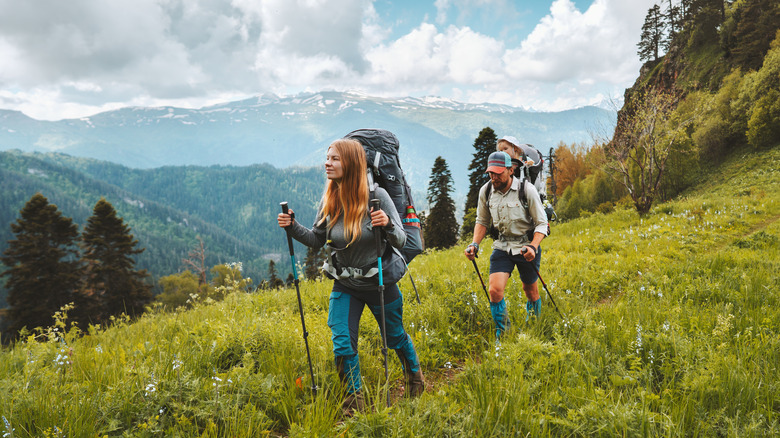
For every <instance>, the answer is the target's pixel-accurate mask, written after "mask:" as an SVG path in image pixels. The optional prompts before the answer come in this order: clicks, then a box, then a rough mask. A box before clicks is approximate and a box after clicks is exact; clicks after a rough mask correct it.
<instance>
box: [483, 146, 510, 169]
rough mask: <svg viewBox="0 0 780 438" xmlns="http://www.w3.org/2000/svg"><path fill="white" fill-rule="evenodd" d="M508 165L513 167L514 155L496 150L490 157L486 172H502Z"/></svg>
mask: <svg viewBox="0 0 780 438" xmlns="http://www.w3.org/2000/svg"><path fill="white" fill-rule="evenodd" d="M507 167H512V157H510V156H509V154H507V153H506V152H504V151H496V152H493V153H492V154H490V156H489V157H488V165H487V170H485V172H493V173H502V172H503V171H504V169H506V168H507Z"/></svg>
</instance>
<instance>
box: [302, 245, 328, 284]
mask: <svg viewBox="0 0 780 438" xmlns="http://www.w3.org/2000/svg"><path fill="white" fill-rule="evenodd" d="M324 260H325V252H324V250H323V248H312V247H308V249H307V250H306V258H305V259H304V261H303V265H304V271H303V275H304V277H305V278H306V279H307V280H316V279H317V278H319V277H320V276H321V275H322V274H321V273H320V266H321V265H322V262H323V261H324Z"/></svg>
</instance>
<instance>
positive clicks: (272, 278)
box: [268, 260, 284, 289]
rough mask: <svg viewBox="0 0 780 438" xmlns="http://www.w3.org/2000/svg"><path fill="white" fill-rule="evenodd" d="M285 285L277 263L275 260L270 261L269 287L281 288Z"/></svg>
mask: <svg viewBox="0 0 780 438" xmlns="http://www.w3.org/2000/svg"><path fill="white" fill-rule="evenodd" d="M282 285H284V282H283V281H282V279H281V278H279V274H278V272H277V271H276V263H274V261H273V260H271V261H269V262H268V287H269V288H274V289H279V288H280V287H282Z"/></svg>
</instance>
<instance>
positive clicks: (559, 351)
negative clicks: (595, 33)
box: [0, 147, 780, 437]
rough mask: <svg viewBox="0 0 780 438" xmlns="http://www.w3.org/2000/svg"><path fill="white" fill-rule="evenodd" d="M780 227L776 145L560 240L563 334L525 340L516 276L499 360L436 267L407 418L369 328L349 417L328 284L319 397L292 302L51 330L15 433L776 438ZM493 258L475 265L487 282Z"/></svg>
mask: <svg viewBox="0 0 780 438" xmlns="http://www.w3.org/2000/svg"><path fill="white" fill-rule="evenodd" d="M778 218H780V148H778V147H775V148H774V149H771V150H769V151H765V152H762V153H754V154H746V155H744V156H739V157H735V158H734V159H733V160H731V161H729V162H727V163H724V164H723V165H722V166H721V167H720V168H719V169H715V170H714V171H713V173H712V175H711V176H710V177H709V178H708V179H707V180H706V181H702V182H701V184H700V185H698V186H697V188H696V189H695V190H692V191H689V192H688V193H686V194H685V195H684V196H683V197H681V198H679V199H677V200H674V201H672V202H668V203H664V204H660V205H658V206H656V207H655V208H654V209H653V210H652V212H651V213H650V214H649V215H648V216H645V217H643V218H640V217H639V216H638V215H637V214H636V213H635V212H634V211H633V209H631V208H625V209H618V210H617V211H615V212H613V213H611V214H608V215H602V214H594V215H592V216H589V217H587V218H582V219H578V220H575V221H571V222H568V223H564V224H559V225H556V226H555V227H554V228H553V234H552V235H551V236H550V237H549V238H548V239H547V240H545V242H544V244H543V246H544V248H545V252H544V260H543V263H542V272H541V273H542V276H543V278H544V280H545V281H546V283H547V285H548V287H549V288H550V292H551V293H552V294H553V296H554V298H555V301H556V303H557V304H558V306H559V308H560V310H561V311H562V312H563V314H564V315H565V319H562V318H560V317H559V316H558V315H557V314H556V313H555V311H554V309H553V307H552V306H551V304H550V300H549V299H548V298H547V296H546V295H543V297H544V304H543V312H542V318H541V320H539V321H532V322H530V323H527V324H526V323H525V322H524V311H523V309H524V302H522V301H521V300H520V299H518V291H519V290H520V287H519V283H518V282H517V279H516V276H515V277H513V280H510V285H511V292H509V295H508V298H507V300H508V302H509V309H510V316H511V318H512V320H513V322H514V325H513V328H512V329H511V331H510V332H509V333H508V335H507V336H506V337H505V340H504V342H503V344H502V345H501V346H500V348H496V347H495V346H494V343H493V335H492V332H493V330H492V327H491V325H492V323H491V319H490V313H489V309H488V306H487V300H486V298H485V296H484V293H483V291H482V290H481V286H480V284H479V280H478V279H477V276H476V274H475V272H474V271H473V269H472V267H471V264H470V263H468V262H467V260H466V259H465V257H463V255H462V248H453V249H451V250H447V251H440V252H432V253H428V254H424V255H422V256H420V257H418V258H417V259H415V261H414V263H413V264H412V267H411V269H412V275H414V278H415V282H416V284H417V287H418V289H419V292H420V298H421V301H422V303H421V304H417V303H416V302H415V301H414V300H413V299H412V295H413V291H411V288H410V287H409V284H410V283H409V281H408V280H407V279H404V280H402V283H401V286H402V289H403V290H404V293H405V294H406V295H405V298H406V300H407V304H406V308H405V310H406V315H405V317H406V324H407V327H408V329H409V332H410V334H411V336H412V338H413V340H414V342H415V344H416V346H417V348H418V353H419V355H420V359H421V362H422V366H423V370H424V372H425V373H426V376H427V378H428V381H429V382H428V383H429V388H428V391H427V392H426V393H425V394H424V395H423V396H422V397H420V398H419V399H415V400H411V401H409V400H405V399H399V398H398V397H397V394H398V392H399V388H398V387H399V384H400V380H401V370H400V365H399V364H398V361H397V360H396V359H395V357H394V355H392V354H391V355H390V356H391V357H390V366H391V368H390V372H391V376H390V377H391V390H392V394H393V399H394V403H393V405H392V407H390V408H386V407H384V406H383V405H382V402H381V400H382V395H381V384H382V380H383V369H382V360H381V354H380V340H379V336H378V330H377V328H376V324H375V322H374V321H373V318H372V317H371V316H370V314H368V315H364V318H363V326H362V327H361V335H362V336H361V342H360V347H359V348H360V357H361V366H362V369H363V376H364V379H365V386H364V388H366V389H367V391H368V393H369V399H370V401H371V403H372V409H371V411H370V412H367V413H365V414H361V415H357V416H356V417H354V418H350V419H344V418H342V417H341V414H340V410H339V409H338V407H339V397H338V395H337V387H336V386H337V378H336V374H335V366H334V365H333V360H332V353H331V351H330V350H331V344H330V332H329V329H328V327H327V324H326V319H327V306H328V292H329V288H330V283H329V282H327V281H326V282H302V283H301V292H302V294H303V302H304V306H305V318H306V323H307V328H308V330H309V332H310V336H309V344H310V346H311V353H312V358H313V362H314V370H315V374H316V379H317V382H316V383H317V384H318V385H319V387H320V390H319V391H318V392H317V395H316V396H312V394H311V392H310V391H309V386H310V384H311V382H309V378H308V367H307V362H306V354H305V349H304V343H303V336H302V330H301V326H300V315H299V313H298V308H297V301H296V294H295V290H294V289H287V290H280V291H275V292H274V291H272V292H263V293H258V294H253V295H246V294H243V293H233V294H230V295H229V296H228V298H227V299H226V300H224V301H222V302H219V303H214V304H202V305H199V306H197V307H196V308H194V309H192V310H189V311H186V312H178V313H173V314H167V313H159V312H150V313H149V314H147V315H145V316H144V317H143V318H141V319H140V320H139V321H137V322H133V323H130V322H127V321H121V320H120V321H117V322H116V324H115V326H114V327H112V328H110V329H107V330H89V334H88V335H86V336H78V334H77V333H73V332H70V333H62V331H61V328H59V329H58V328H53V329H50V330H48V331H46V332H45V333H43V334H42V335H41V336H40V337H39V340H40V342H34V341H33V340H32V339H30V340H28V341H27V342H22V343H19V344H17V345H16V346H15V347H13V348H12V349H7V350H4V351H3V352H2V353H0V354H2V356H0V414H1V415H2V416H3V419H4V424H0V429H3V428H5V429H4V430H2V432H4V433H6V434H13V436H16V437H26V436H225V437H228V436H229V437H234V436H382V437H388V436H390V437H392V436H398V437H406V436H431V437H434V436H435V437H441V436H446V437H456V436H479V437H488V436H496V437H499V436H534V437H538V436H542V437H544V436H583V437H585V436H587V437H590V436H682V435H686V436H688V435H690V436H772V435H775V436H776V435H777V434H780V396H778V393H779V392H780V371H778V367H777V364H778V363H780V302H778V301H780V300H779V299H778V297H780V292H778V290H780V279H779V278H778V273H780V257H779V255H780V254H778V252H780V222H779V221H778ZM280 233H281V231H280ZM484 247H485V248H489V245H484ZM488 254H489V252H488V251H485V250H483V254H482V256H481V257H480V258H479V259H478V260H479V265H480V268H481V270H482V273H483V275H486V274H487V263H488V260H487V259H488ZM513 281H514V282H513ZM299 378H301V379H302V381H301V382H300V385H298V384H296V380H297V379H299ZM299 386H300V387H299ZM6 436H10V435H6Z"/></svg>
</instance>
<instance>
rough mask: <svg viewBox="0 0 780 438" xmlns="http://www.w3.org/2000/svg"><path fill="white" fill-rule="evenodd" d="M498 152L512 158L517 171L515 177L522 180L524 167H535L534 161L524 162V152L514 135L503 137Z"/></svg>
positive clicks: (497, 147) (498, 145)
mask: <svg viewBox="0 0 780 438" xmlns="http://www.w3.org/2000/svg"><path fill="white" fill-rule="evenodd" d="M496 150H498V151H504V152H506V153H507V154H509V156H510V157H511V158H512V167H513V168H514V169H515V171H514V176H516V177H518V178H520V177H521V175H522V170H523V165H528V166H533V165H534V162H533V160H528V161H526V162H523V150H522V149H521V148H520V142H519V141H517V138H515V137H514V136H512V135H505V136H503V137H501V140H499V141H498V144H497V145H496Z"/></svg>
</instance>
